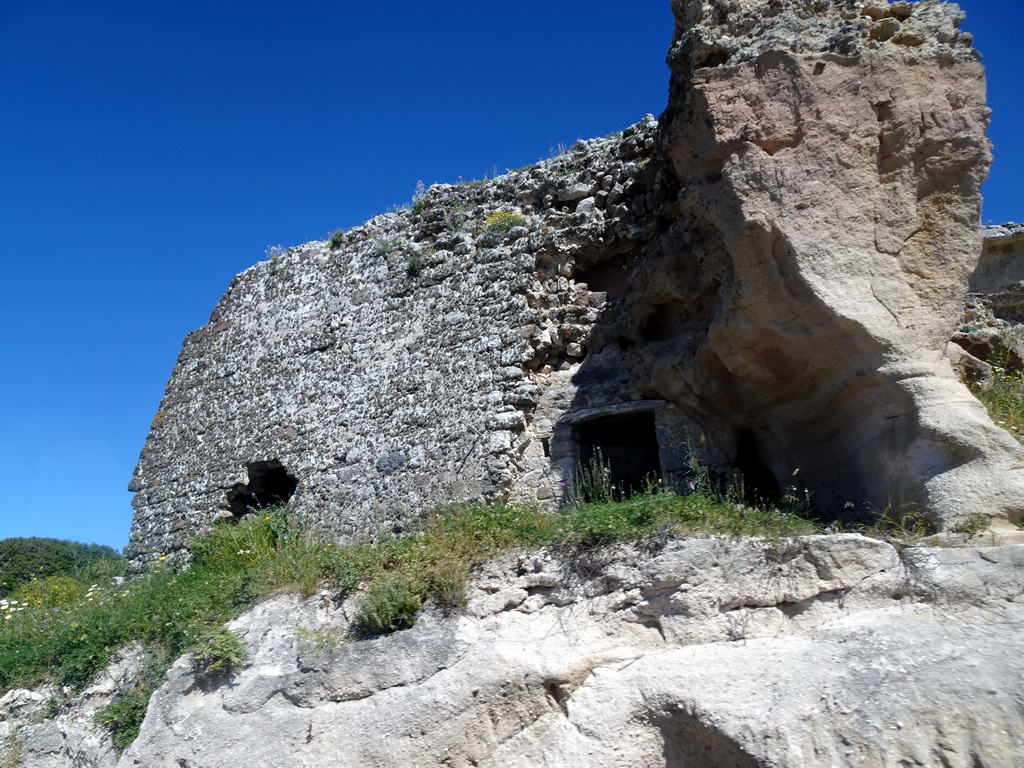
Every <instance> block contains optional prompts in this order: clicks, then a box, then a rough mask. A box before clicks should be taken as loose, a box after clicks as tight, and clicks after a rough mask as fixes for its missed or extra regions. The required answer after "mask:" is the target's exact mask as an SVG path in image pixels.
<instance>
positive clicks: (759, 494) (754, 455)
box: [735, 429, 782, 505]
mask: <svg viewBox="0 0 1024 768" xmlns="http://www.w3.org/2000/svg"><path fill="white" fill-rule="evenodd" d="M735 465H736V469H737V471H738V472H739V473H740V477H741V478H742V479H743V501H744V502H745V503H747V504H752V505H753V504H774V503H776V502H778V501H780V500H781V499H782V487H781V486H780V485H779V481H778V479H777V478H776V477H775V473H774V472H772V470H771V469H770V468H769V467H768V465H767V464H765V463H764V461H762V460H761V457H760V454H759V452H758V444H757V435H755V434H754V432H753V430H749V429H747V430H743V431H742V432H740V433H739V435H737V437H736V460H735Z"/></svg>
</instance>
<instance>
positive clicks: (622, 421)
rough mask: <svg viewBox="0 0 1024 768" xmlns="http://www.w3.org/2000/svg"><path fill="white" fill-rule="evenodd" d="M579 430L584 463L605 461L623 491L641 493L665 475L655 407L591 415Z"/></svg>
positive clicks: (585, 464) (615, 481)
mask: <svg viewBox="0 0 1024 768" xmlns="http://www.w3.org/2000/svg"><path fill="white" fill-rule="evenodd" d="M575 433H576V435H575V436H576V444H577V446H578V448H579V463H580V466H581V467H583V468H587V467H591V466H592V465H593V462H595V461H597V460H600V461H601V462H603V464H604V465H605V466H607V467H608V468H609V469H610V474H611V482H612V484H613V485H614V486H615V488H616V491H617V492H618V493H620V494H621V495H623V496H628V495H631V494H634V493H638V492H640V491H643V490H644V488H645V486H646V484H647V482H649V481H650V480H652V479H657V480H660V479H661V461H660V459H659V446H658V436H657V433H656V432H655V428H654V411H643V412H640V413H621V414H612V415H608V416H599V417H597V418H593V419H588V420H587V421H584V422H581V423H579V424H577V425H576V426H575Z"/></svg>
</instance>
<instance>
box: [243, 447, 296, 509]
mask: <svg viewBox="0 0 1024 768" xmlns="http://www.w3.org/2000/svg"><path fill="white" fill-rule="evenodd" d="M248 471H249V482H248V484H243V483H238V484H237V485H236V486H235V487H234V488H232V489H231V491H230V492H229V493H228V504H229V506H230V509H231V512H232V514H234V515H235V517H241V516H242V515H245V514H248V513H249V512H252V511H254V510H259V509H266V508H268V507H274V506H277V505H278V504H285V503H286V502H287V501H288V500H289V499H290V498H291V497H292V496H294V495H295V489H296V488H298V486H299V482H298V480H296V479H295V478H294V477H292V476H291V475H290V474H288V471H287V470H286V469H285V468H284V466H283V465H282V464H281V462H280V461H278V460H277V459H271V460H270V461H253V462H250V463H249V465H248Z"/></svg>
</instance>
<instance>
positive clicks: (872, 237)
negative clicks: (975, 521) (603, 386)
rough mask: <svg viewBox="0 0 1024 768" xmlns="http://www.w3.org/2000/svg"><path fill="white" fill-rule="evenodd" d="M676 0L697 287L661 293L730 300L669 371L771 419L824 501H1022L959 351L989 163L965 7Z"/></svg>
mask: <svg viewBox="0 0 1024 768" xmlns="http://www.w3.org/2000/svg"><path fill="white" fill-rule="evenodd" d="M674 7H675V9H676V15H677V19H678V24H677V35H676V40H675V42H674V43H673V47H672V51H671V53H670V56H669V60H670V64H671V65H672V69H673V78H672V96H671V98H670V102H669V108H668V111H667V112H666V115H665V116H664V117H663V121H662V142H663V145H664V147H665V152H666V155H667V156H668V157H669V158H670V160H671V162H672V165H673V168H674V169H675V171H676V173H677V175H678V177H679V179H680V185H681V188H682V190H683V191H682V193H681V195H680V206H681V209H682V214H681V217H680V220H679V221H678V222H677V223H676V224H675V226H676V227H677V228H678V229H679V230H680V235H679V236H680V240H681V242H682V248H681V249H678V250H681V251H683V252H684V253H685V256H684V257H683V258H685V261H686V262H687V263H685V264H684V265H682V266H681V269H680V270H679V272H681V273H682V274H679V273H678V272H677V276H676V279H675V280H674V283H675V285H676V286H686V288H687V289H688V292H687V293H682V292H681V291H679V290H678V289H677V290H676V291H675V293H676V295H671V292H666V291H664V289H662V292H663V293H668V294H669V295H667V296H666V297H665V299H664V300H665V301H666V302H671V306H673V307H674V311H675V312H676V313H677V314H678V315H681V316H682V319H681V321H680V322H685V320H686V317H685V316H686V315H687V307H693V306H700V305H704V306H707V305H711V306H712V307H713V310H711V312H710V313H707V314H710V317H709V318H708V321H707V322H706V327H707V330H706V332H705V334H704V335H703V338H699V339H697V340H691V341H689V349H690V350H692V354H690V355H678V354H677V355H674V356H669V355H665V356H662V357H661V358H660V359H658V358H655V359H653V360H652V366H651V370H650V374H649V376H650V379H649V380H650V381H652V382H655V383H656V385H657V386H658V387H659V391H660V393H661V395H662V396H663V397H665V398H666V399H669V400H672V401H675V402H685V401H686V400H687V399H691V400H696V401H698V402H699V403H700V407H702V408H703V409H704V410H707V411H711V412H714V413H715V414H716V416H717V417H718V419H719V420H720V422H724V423H726V424H728V425H729V426H731V427H732V428H733V430H735V431H737V432H738V431H740V430H743V429H747V430H751V431H752V432H753V437H752V442H753V443H754V444H755V446H756V451H757V455H758V458H759V459H760V460H761V461H763V462H764V463H765V464H767V465H768V466H769V467H770V468H771V470H772V472H773V474H774V476H775V477H776V478H780V477H786V476H788V475H789V474H791V473H793V472H796V471H797V470H799V475H800V477H801V478H803V482H804V483H806V484H807V485H808V487H810V488H812V489H814V491H815V497H816V499H817V501H818V503H819V504H823V505H824V506H826V507H831V508H836V507H842V506H844V505H846V504H850V505H853V506H860V505H862V504H865V503H866V505H867V506H869V507H871V508H874V509H876V510H882V509H894V510H901V509H907V508H911V507H916V508H919V509H922V510H925V511H926V512H927V514H928V515H929V516H931V517H932V519H933V520H936V521H949V520H953V519H956V517H958V516H959V515H963V514H967V513H974V512H983V513H984V512H989V513H994V512H996V511H997V510H998V511H1000V512H1002V513H1004V514H1008V515H1009V516H1011V517H1012V518H1014V519H1019V517H1020V516H1021V515H1022V514H1024V507H1022V502H1024V496H1022V491H1024V485H1022V478H1024V474H1022V464H1021V458H1022V453H1021V450H1020V447H1019V445H1017V444H1016V443H1015V442H1014V441H1013V440H1012V439H1010V438H1009V436H1008V435H1006V434H1005V433H1004V432H1003V431H1002V430H999V429H997V428H996V427H994V426H993V425H992V424H991V422H990V421H989V419H988V418H987V417H986V415H985V414H984V413H983V412H982V411H981V409H980V408H979V406H978V404H977V403H976V402H975V401H974V399H973V398H972V397H971V396H970V394H969V393H968V392H967V390H966V389H965V388H964V387H963V386H962V385H961V384H960V383H959V382H958V381H957V380H956V378H955V377H954V375H953V374H952V372H951V370H950V368H949V365H948V363H947V360H946V359H945V356H944V354H943V348H944V344H945V342H946V340H947V339H948V338H949V336H950V332H951V329H952V328H953V327H954V326H955V325H956V323H957V319H958V315H959V311H960V300H961V298H962V297H963V295H964V293H965V287H966V284H967V280H968V278H969V276H970V274H971V271H972V269H973V268H974V265H975V263H976V261H977V254H978V251H979V249H980V242H979V230H978V223H979V222H978V215H979V196H978V189H979V186H980V184H981V182H982V180H983V179H984V176H985V173H986V171H987V164H988V143H987V141H986V140H985V139H984V136H983V132H984V129H985V126H986V124H987V121H988V110H987V109H986V108H985V106H984V82H983V73H982V68H981V66H980V64H979V63H978V61H977V56H976V54H975V53H974V51H973V50H971V48H970V41H969V38H968V37H967V36H965V35H963V34H961V33H959V32H958V31H957V25H958V24H959V22H960V20H961V18H962V15H961V14H960V13H959V11H958V10H957V9H956V8H955V6H947V5H939V4H934V3H919V4H913V5H911V4H906V3H896V4H893V5H891V6H888V5H886V4H884V3H883V4H865V3H862V2H832V3H805V2H774V3H761V2H744V1H743V0H740V1H739V2H708V3H700V2H677V3H675V4H674ZM695 231H696V232H700V233H701V234H700V236H699V237H698V238H694V237H692V236H690V237H689V238H686V234H687V233H689V232H695ZM683 238H686V239H683ZM680 260H682V259H680ZM679 278H682V279H679ZM653 298H654V297H652V300H653ZM705 312H706V310H705ZM680 336H682V334H680ZM695 341H696V343H694V342H695ZM723 392H725V393H728V394H727V395H726V396H724V397H723V395H722V393H723Z"/></svg>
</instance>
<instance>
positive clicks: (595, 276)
mask: <svg viewBox="0 0 1024 768" xmlns="http://www.w3.org/2000/svg"><path fill="white" fill-rule="evenodd" d="M632 272H633V265H632V264H631V263H630V262H629V260H628V258H627V257H626V256H624V255H622V256H613V257H612V258H610V259H606V260H605V261H602V262H599V263H598V264H594V265H593V266H592V267H588V268H587V269H582V270H579V271H578V272H576V273H575V274H574V275H573V279H574V280H575V281H576V282H577V283H586V284H587V288H589V289H590V291H591V292H600V291H603V292H604V293H607V294H608V301H619V300H620V299H624V298H625V297H626V284H627V283H628V282H629V276H630V274H631V273H632Z"/></svg>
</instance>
